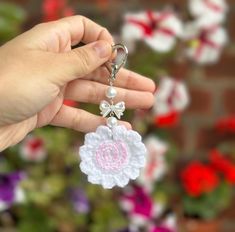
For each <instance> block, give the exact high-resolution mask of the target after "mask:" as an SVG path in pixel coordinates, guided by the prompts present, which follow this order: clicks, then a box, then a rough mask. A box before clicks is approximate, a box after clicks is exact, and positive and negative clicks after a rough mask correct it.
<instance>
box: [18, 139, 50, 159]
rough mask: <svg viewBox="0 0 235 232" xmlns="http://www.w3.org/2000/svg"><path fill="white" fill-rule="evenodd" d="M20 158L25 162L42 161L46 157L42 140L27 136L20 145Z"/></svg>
mask: <svg viewBox="0 0 235 232" xmlns="http://www.w3.org/2000/svg"><path fill="white" fill-rule="evenodd" d="M20 156H21V157H22V159H24V160H26V161H31V162H40V161H43V160H44V159H45V158H46V156H47V151H46V148H45V144H44V141H43V139H42V138H39V137H35V136H33V135H29V136H27V137H26V138H25V139H24V140H23V142H22V143H21V144H20Z"/></svg>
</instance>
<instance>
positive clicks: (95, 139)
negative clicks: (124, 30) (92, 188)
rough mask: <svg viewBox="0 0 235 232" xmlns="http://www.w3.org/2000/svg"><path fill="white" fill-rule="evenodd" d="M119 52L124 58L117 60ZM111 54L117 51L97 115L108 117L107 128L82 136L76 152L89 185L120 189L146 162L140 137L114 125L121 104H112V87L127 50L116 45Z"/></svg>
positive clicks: (122, 110) (113, 96)
mask: <svg viewBox="0 0 235 232" xmlns="http://www.w3.org/2000/svg"><path fill="white" fill-rule="evenodd" d="M120 51H122V53H124V56H123V55H122V57H120V54H121V53H120ZM113 52H117V56H116V59H115V61H113V62H108V63H107V64H106V67H107V69H108V70H109V72H110V77H109V79H108V80H109V87H107V90H106V97H107V98H108V99H109V101H106V100H103V101H101V103H100V110H101V115H102V116H103V117H108V118H107V121H106V124H107V125H106V126H103V125H101V126H99V127H98V128H97V129H96V132H91V133H88V134H86V135H85V142H84V145H83V146H81V147H80V149H79V154H80V157H81V163H80V168H81V171H82V172H83V173H85V174H87V175H88V181H89V182H91V183H93V184H100V185H102V186H103V187H104V188H107V189H111V188H112V187H114V186H119V187H124V186H125V185H127V184H128V182H129V180H130V179H131V180H134V179H136V178H137V177H138V176H139V174H140V169H141V168H142V167H144V165H145V161H146V160H145V155H146V148H145V145H144V144H143V143H142V138H141V136H140V135H139V134H138V133H137V132H136V131H133V130H127V129H126V128H125V127H124V126H122V125H118V119H120V118H121V116H122V115H123V112H124V111H125V103H124V102H123V101H121V102H117V103H114V98H115V96H116V95H117V90H116V89H115V88H114V86H113V85H114V82H115V80H116V74H117V73H118V71H119V70H120V68H121V67H123V66H124V65H125V63H126V60H127V56H128V50H127V48H126V47H125V46H124V45H122V44H116V45H114V46H113ZM118 61H119V62H118Z"/></svg>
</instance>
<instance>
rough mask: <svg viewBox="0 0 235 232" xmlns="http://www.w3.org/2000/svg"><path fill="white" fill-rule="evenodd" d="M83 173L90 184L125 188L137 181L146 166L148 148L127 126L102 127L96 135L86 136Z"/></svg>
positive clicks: (81, 150)
mask: <svg viewBox="0 0 235 232" xmlns="http://www.w3.org/2000/svg"><path fill="white" fill-rule="evenodd" d="M79 154H80V157H81V163H80V168H81V171H82V172H84V173H85V174H87V175H88V181H89V182H91V183H93V184H101V185H102V186H103V187H104V188H107V189H111V188H112V187H114V186H115V185H117V186H119V187H124V186H125V185H127V184H128V182H129V180H130V179H132V180H134V179H136V178H137V177H138V176H139V174H140V169H141V168H142V167H144V165H145V155H146V148H145V146H144V144H143V143H142V141H141V136H140V135H139V134H138V133H137V132H135V131H133V130H127V129H126V128H125V127H124V126H115V127H113V128H112V129H110V128H109V127H107V126H99V127H98V128H97V130H96V132H92V133H88V134H86V136H85V143H84V145H83V146H81V147H80V150H79Z"/></svg>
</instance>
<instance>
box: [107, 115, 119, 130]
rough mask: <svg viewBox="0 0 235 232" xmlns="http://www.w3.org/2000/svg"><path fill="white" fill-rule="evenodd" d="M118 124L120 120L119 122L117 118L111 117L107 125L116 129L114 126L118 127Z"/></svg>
mask: <svg viewBox="0 0 235 232" xmlns="http://www.w3.org/2000/svg"><path fill="white" fill-rule="evenodd" d="M117 124H118V120H117V119H116V118H115V117H109V118H108V119H107V125H108V127H110V128H112V127H114V126H117Z"/></svg>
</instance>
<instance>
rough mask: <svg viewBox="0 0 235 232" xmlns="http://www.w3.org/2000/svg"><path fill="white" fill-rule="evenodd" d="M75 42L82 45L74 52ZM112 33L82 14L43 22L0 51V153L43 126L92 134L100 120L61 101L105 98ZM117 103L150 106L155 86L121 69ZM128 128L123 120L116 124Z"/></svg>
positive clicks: (94, 100)
mask: <svg viewBox="0 0 235 232" xmlns="http://www.w3.org/2000/svg"><path fill="white" fill-rule="evenodd" d="M79 42H82V43H84V44H85V45H84V46H82V47H79V48H76V49H71V46H73V45H76V44H78V43H79ZM112 44H114V42H113V38H112V36H111V35H110V33H109V32H108V31H107V30H106V29H105V28H103V27H101V26H100V25H98V24H96V23H94V22H92V21H91V20H89V19H87V18H85V17H83V16H73V17H68V18H64V19H60V20H58V21H54V22H50V23H43V24H39V25H37V26H35V27H34V28H32V29H31V30H29V31H27V32H25V33H23V34H21V35H20V36H18V37H16V38H15V39H13V40H11V41H9V42H8V43H6V44H5V45H3V46H2V47H0V151H2V150H4V149H6V148H7V147H9V146H13V145H15V144H17V143H18V142H20V141H21V140H22V139H23V138H24V137H25V136H26V135H27V134H28V133H29V132H31V131H32V130H34V129H35V128H39V127H43V126H46V125H54V126H59V127H66V128H71V129H74V130H77V131H81V132H90V131H94V130H95V129H96V128H97V126H99V125H101V124H105V119H104V118H102V117H101V116H97V115H93V114H91V113H89V112H87V111H84V110H82V109H78V108H73V107H69V106H66V105H63V100H64V99H71V100H74V101H77V102H86V103H95V104H99V102H100V101H101V100H103V99H105V90H106V89H107V85H108V81H107V80H108V76H109V73H108V71H107V69H106V68H105V67H104V66H103V64H104V63H106V62H107V61H109V60H110V59H111V57H112V49H111V45H112ZM115 86H116V87H117V90H118V94H117V97H116V98H115V100H116V101H119V100H123V101H125V103H126V107H127V108H132V109H134V108H141V109H147V108H149V107H151V106H152V104H153V92H154V90H155V85H154V82H153V81H152V80H150V79H148V78H146V77H143V76H141V75H139V74H137V73H134V72H131V71H129V70H126V69H121V70H120V71H119V73H118V75H117V79H116V81H115ZM120 123H122V124H124V125H125V126H127V127H128V128H130V127H131V126H130V124H129V123H127V122H122V121H121V122H120Z"/></svg>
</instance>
